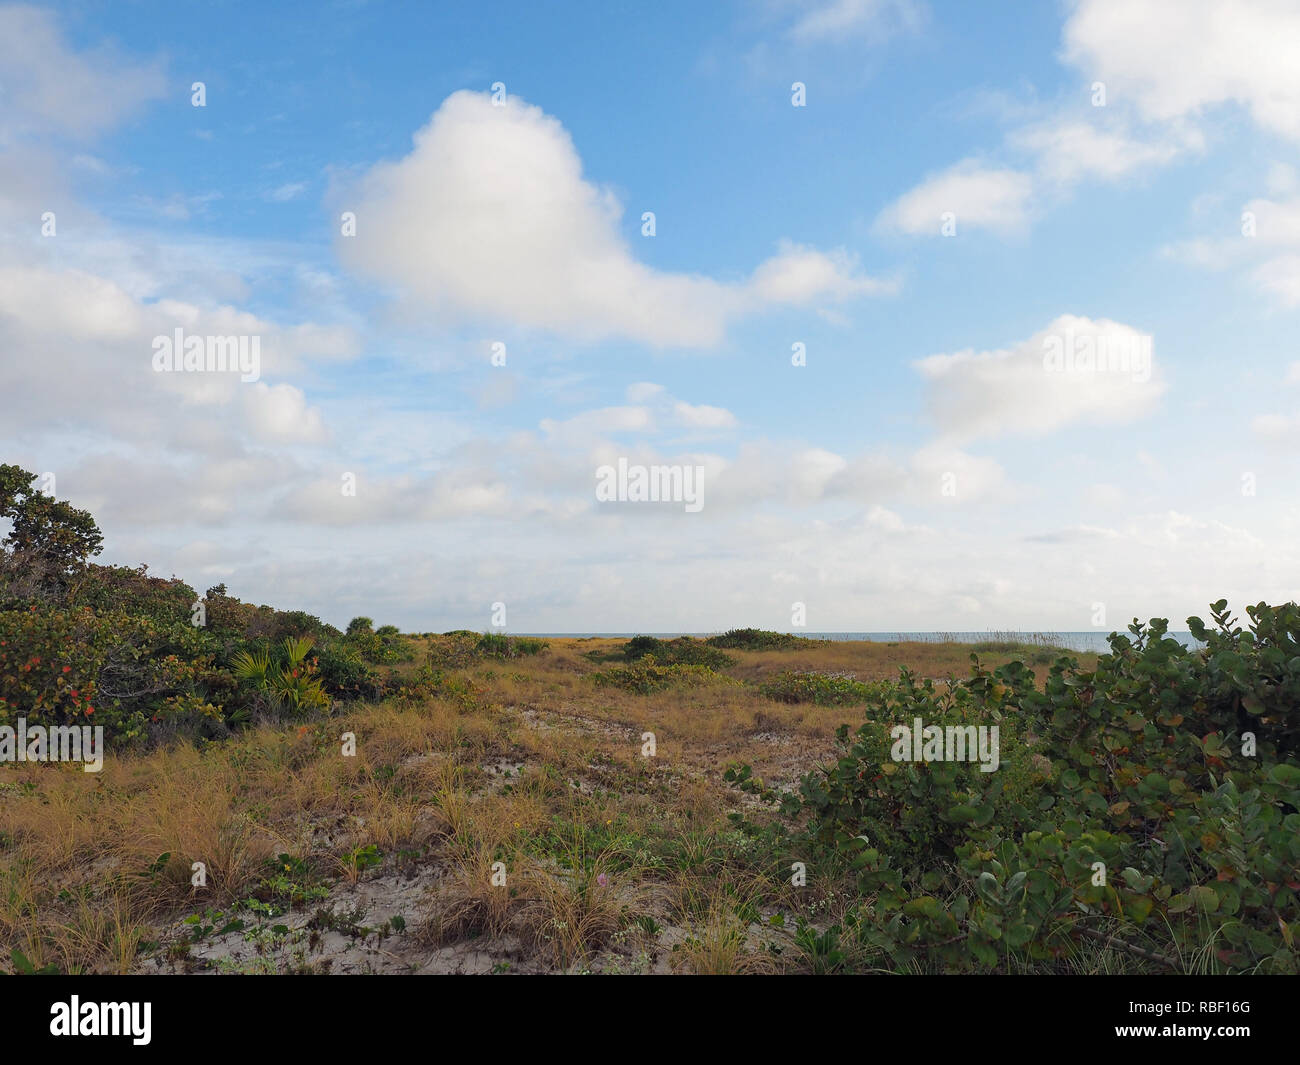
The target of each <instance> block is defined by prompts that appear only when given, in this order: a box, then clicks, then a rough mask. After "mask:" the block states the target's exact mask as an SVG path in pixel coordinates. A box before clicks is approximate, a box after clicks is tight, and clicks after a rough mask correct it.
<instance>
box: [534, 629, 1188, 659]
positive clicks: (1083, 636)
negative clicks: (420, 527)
mask: <svg viewBox="0 0 1300 1065" xmlns="http://www.w3.org/2000/svg"><path fill="white" fill-rule="evenodd" d="M517 635H520V636H552V637H556V638H561V637H568V638H571V639H578V640H582V639H591V638H601V639H610V640H616V639H622V640H630V639H631V638H632V637H633V636H655V637H657V638H659V639H661V640H673V639H676V638H677V637H678V636H696V637H699V638H704V637H707V636H716V635H718V633H716V632H525V633H518V634H517ZM795 635H797V636H804V637H807V638H808V639H810V640H844V641H848V640H869V641H871V642H872V643H906V642H915V643H980V642H981V641H983V640H1017V641H1020V642H1022V643H1045V644H1050V645H1051V646H1052V647H1064V648H1066V649H1068V650H1071V651H1096V652H1097V653H1099V654H1105V653H1106V652H1108V651H1109V650H1110V644H1109V643H1108V642H1107V638H1108V637H1109V635H1110V630H1105V631H1103V630H1100V629H1093V630H1090V631H1086V632H988V631H985V632H798V633H796V634H795ZM1166 635H1168V636H1170V637H1172V638H1173V639H1175V640H1177V641H1178V642H1179V643H1181V644H1182V645H1183V646H1184V647H1188V648H1193V649H1195V648H1200V647H1203V646H1205V645H1204V644H1203V643H1201V642H1200V641H1199V640H1196V639H1194V638H1193V637H1192V634H1191V633H1190V632H1177V631H1174V630H1172V629H1171V630H1170V631H1169V632H1168V633H1167V634H1166Z"/></svg>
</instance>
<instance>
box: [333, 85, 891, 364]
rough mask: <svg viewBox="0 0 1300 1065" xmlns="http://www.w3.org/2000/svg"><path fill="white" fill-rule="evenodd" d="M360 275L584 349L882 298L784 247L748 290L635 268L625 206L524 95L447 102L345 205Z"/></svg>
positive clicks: (853, 273)
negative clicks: (404, 151)
mask: <svg viewBox="0 0 1300 1065" xmlns="http://www.w3.org/2000/svg"><path fill="white" fill-rule="evenodd" d="M339 205H340V209H342V210H350V211H354V212H355V213H356V216H357V231H356V235H355V236H354V237H340V238H339V244H338V247H339V252H340V255H341V257H342V258H343V260H344V261H345V262H346V263H347V264H349V265H350V266H351V267H352V268H353V269H355V270H357V271H360V272H361V273H363V274H366V275H368V276H370V277H372V278H375V279H377V280H379V281H381V282H384V283H387V284H389V285H392V286H394V287H395V288H397V289H398V290H400V291H401V292H402V293H403V294H404V295H405V296H406V297H407V298H409V299H413V300H415V301H418V302H419V303H420V304H422V305H424V306H425V307H426V308H427V309H428V310H430V311H432V312H434V313H436V314H440V315H444V316H461V317H470V318H480V319H490V320H495V321H507V322H511V323H514V324H515V325H519V326H525V327H533V328H540V329H546V330H549V331H551V332H554V333H557V334H560V335H564V336H569V337H574V338H578V339H584V340H596V339H601V338H609V337H625V338H630V339H633V340H637V341H641V342H644V343H648V344H652V345H658V346H668V345H683V346H708V345H712V344H715V343H717V342H718V341H719V340H720V339H721V338H722V336H723V333H724V331H725V329H726V326H727V323H728V322H729V321H730V320H732V319H734V318H736V317H738V316H741V315H745V314H751V313H754V312H756V311H759V310H761V309H763V308H764V307H765V306H768V305H772V304H780V305H793V306H806V305H809V304H812V303H815V302H816V301H818V300H826V301H832V302H835V301H841V300H845V299H851V298H854V297H856V296H860V295H864V294H870V293H874V292H877V291H886V290H887V289H888V286H887V285H885V284H883V283H881V282H877V281H873V280H872V279H869V278H867V277H864V276H862V275H860V274H859V273H858V272H857V268H856V263H855V261H854V260H853V259H852V257H851V256H849V255H848V253H846V252H842V251H832V252H819V251H816V250H813V249H810V248H804V247H800V246H797V245H794V244H783V245H782V246H781V247H780V248H779V249H778V253H777V255H775V256H774V257H773V258H772V259H769V260H768V261H767V262H765V263H762V264H760V265H759V267H758V268H757V269H756V270H755V271H754V275H753V277H752V278H751V279H750V280H749V281H748V282H742V283H723V282H719V281H715V280H713V279H711V278H708V277H704V276H700V275H694V274H689V275H688V274H674V273H668V272H665V271H660V270H655V269H653V268H651V267H649V266H646V265H645V264H643V263H641V262H639V261H638V260H637V259H636V257H635V256H634V255H633V253H632V250H631V248H630V246H629V244H628V242H627V240H626V239H625V238H624V237H623V235H622V233H621V231H620V225H621V220H622V215H623V208H622V206H621V204H620V203H619V202H618V200H617V198H616V197H615V196H614V194H613V193H612V192H611V191H609V190H608V189H603V188H600V187H598V186H597V185H595V184H593V183H591V182H590V181H588V180H587V179H586V178H585V177H584V176H583V172H582V160H581V159H580V158H579V156H578V152H577V150H576V148H575V147H574V144H573V141H572V139H571V138H570V136H569V134H568V132H567V131H566V130H565V129H564V127H563V126H562V125H561V124H560V122H559V121H558V120H557V119H555V118H554V117H552V116H550V115H547V114H545V113H544V112H543V111H542V110H541V108H539V107H535V106H531V105H529V104H526V103H524V102H523V101H521V100H520V99H518V98H516V97H511V98H509V99H508V100H507V101H506V102H505V103H504V105H502V106H494V105H493V102H492V100H491V98H490V97H489V96H488V95H487V94H483V93H473V92H468V91H462V92H457V93H454V94H453V95H451V96H449V97H448V98H447V99H446V100H445V101H444V102H443V104H442V106H441V107H439V108H438V110H437V112H436V113H435V114H434V116H433V118H432V119H431V120H430V121H429V123H428V125H426V126H425V127H424V128H423V129H421V130H420V131H419V132H418V133H417V134H416V135H415V144H414V149H413V150H412V152H411V153H410V154H409V155H408V156H406V157H405V158H404V159H401V160H399V161H397V162H386V163H380V164H378V165H376V166H375V167H373V168H372V169H371V170H370V171H369V172H368V173H366V174H365V175H364V176H363V177H362V178H361V179H360V180H359V181H358V183H357V184H356V185H355V186H354V187H352V188H351V189H349V190H347V191H346V192H344V193H342V194H341V195H340V196H339Z"/></svg>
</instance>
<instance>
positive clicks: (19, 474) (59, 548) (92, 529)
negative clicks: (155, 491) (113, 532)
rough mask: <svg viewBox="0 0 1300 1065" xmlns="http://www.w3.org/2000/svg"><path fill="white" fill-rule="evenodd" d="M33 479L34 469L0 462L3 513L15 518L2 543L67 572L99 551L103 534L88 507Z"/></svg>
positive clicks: (0, 514)
mask: <svg viewBox="0 0 1300 1065" xmlns="http://www.w3.org/2000/svg"><path fill="white" fill-rule="evenodd" d="M34 480H36V475H35V474H34V473H28V472H27V471H26V470H24V469H22V468H21V467H19V466H11V465H0V517H3V518H8V519H9V520H10V521H11V522H13V528H12V529H11V530H10V531H9V535H8V537H6V538H5V540H4V541H3V546H4V547H6V548H8V549H9V550H10V551H12V552H14V553H16V554H21V555H30V556H35V557H37V558H39V559H40V560H41V561H42V562H44V563H45V564H46V565H47V566H49V568H50V570H51V571H52V572H53V573H54V574H56V575H60V576H61V575H65V574H67V573H68V572H70V571H71V570H74V569H76V568H77V567H78V566H80V565H82V564H83V563H85V562H86V560H87V559H89V558H90V557H91V556H92V555H97V554H99V552H100V551H101V550H102V549H103V543H104V534H103V533H101V532H100V531H99V526H98V525H96V524H95V519H94V518H93V517H91V516H90V512H89V511H85V510H78V509H77V508H76V507H74V506H73V505H72V504H71V503H69V502H67V501H66V500H64V501H58V500H55V499H53V498H51V497H50V496H47V495H45V494H44V493H43V492H40V491H37V490H36V489H34V488H33V487H32V482H33V481H34Z"/></svg>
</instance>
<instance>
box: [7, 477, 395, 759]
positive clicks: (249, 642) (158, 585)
mask: <svg viewBox="0 0 1300 1065" xmlns="http://www.w3.org/2000/svg"><path fill="white" fill-rule="evenodd" d="M33 481H35V477H33V475H31V474H29V473H26V472H25V471H23V470H21V469H19V468H18V467H16V466H0V516H3V517H6V518H8V519H9V521H10V522H11V523H12V530H11V532H10V533H9V535H8V537H7V538H6V539H5V540H4V541H3V543H0V724H8V723H12V722H14V721H16V719H17V718H19V717H23V718H25V719H26V720H27V722H28V723H29V724H31V725H38V724H44V725H50V724H71V723H73V722H76V723H80V724H94V725H103V726H104V728H105V734H106V735H107V736H109V737H111V738H113V739H115V740H142V739H146V738H148V737H150V736H155V735H165V734H169V733H171V732H174V731H175V730H176V729H178V728H180V729H183V730H185V731H187V732H189V733H191V734H192V735H195V736H196V737H200V738H201V737H212V736H219V735H223V734H225V733H226V732H227V731H229V729H230V728H232V727H235V726H238V725H241V724H243V723H244V722H246V721H249V720H251V719H252V718H253V717H254V716H255V715H264V716H271V717H277V716H283V715H291V716H300V715H303V714H306V713H309V712H311V711H314V710H321V709H324V708H325V707H326V706H328V704H329V702H330V700H331V699H332V698H333V699H339V698H344V699H346V698H377V697H379V696H381V695H382V694H383V691H384V683H383V680H382V679H381V678H380V676H379V675H378V673H377V672H376V670H375V669H374V668H372V667H373V666H376V665H380V664H391V663H394V662H401V661H405V660H408V659H410V658H412V657H413V652H412V651H411V649H410V647H409V645H408V643H407V641H406V640H405V639H403V637H402V636H401V635H400V634H399V633H398V632H397V630H396V629H395V628H393V627H392V626H383V627H381V628H379V629H378V630H373V629H372V625H371V623H370V620H369V619H368V618H366V619H357V621H364V622H365V624H364V625H358V624H357V621H354V622H353V624H352V625H351V626H349V632H348V633H347V634H344V633H341V632H339V630H338V629H335V628H334V627H333V626H331V625H328V624H326V623H324V622H322V621H321V620H320V619H319V618H317V617H315V616H313V615H311V614H307V613H305V612H303V611H281V610H274V609H272V608H271V607H268V606H255V605H253V604H251V603H244V602H241V601H240V600H239V599H237V598H235V597H233V596H231V595H228V594H227V592H226V587H225V585H224V584H220V585H216V586H215V587H213V588H209V589H208V591H207V593H206V594H205V595H204V596H202V597H200V596H199V595H198V594H197V593H196V592H195V590H194V589H193V588H191V587H190V586H189V585H188V584H186V583H185V582H184V581H181V580H178V579H176V578H175V577H172V578H167V579H164V578H159V577H153V576H150V575H149V573H148V570H147V568H146V567H145V566H140V567H138V568H136V569H132V568H130V567H126V566H100V565H96V564H94V563H92V562H90V561H89V559H90V557H91V556H92V555H93V554H95V553H97V552H98V550H99V546H100V543H101V542H102V536H101V535H100V532H99V529H98V528H97V527H96V526H95V523H94V520H93V519H92V518H91V517H90V515H89V514H87V513H86V512H85V511H81V510H77V509H75V508H73V507H71V506H70V505H69V504H67V503H64V502H56V501H54V500H52V499H50V498H49V497H47V496H45V495H43V494H42V493H40V492H37V491H35V490H34V489H33V488H32V482H33Z"/></svg>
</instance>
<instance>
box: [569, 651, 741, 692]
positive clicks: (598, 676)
mask: <svg viewBox="0 0 1300 1065" xmlns="http://www.w3.org/2000/svg"><path fill="white" fill-rule="evenodd" d="M591 679H592V680H593V681H595V683H596V684H597V686H599V687H602V688H618V689H620V690H622V691H627V692H633V693H635V694H637V695H649V694H650V693H651V692H658V691H664V690H665V689H667V688H671V687H673V686H674V685H676V684H701V683H705V682H707V681H711V680H719V679H724V680H729V679H730V678H727V677H724V676H723V675H722V674H719V673H715V672H714V671H713V670H711V669H710V668H709V667H708V666H685V665H675V666H661V665H658V664H656V662H655V659H654V656H653V655H646V656H645V657H644V658H642V659H641V660H640V661H639V662H634V663H632V664H631V665H629V666H615V667H613V668H612V669H604V670H601V671H600V672H599V673H593V674H591Z"/></svg>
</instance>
